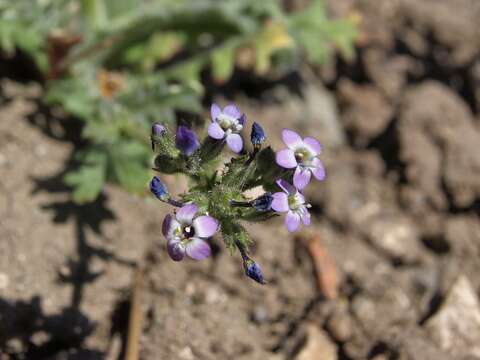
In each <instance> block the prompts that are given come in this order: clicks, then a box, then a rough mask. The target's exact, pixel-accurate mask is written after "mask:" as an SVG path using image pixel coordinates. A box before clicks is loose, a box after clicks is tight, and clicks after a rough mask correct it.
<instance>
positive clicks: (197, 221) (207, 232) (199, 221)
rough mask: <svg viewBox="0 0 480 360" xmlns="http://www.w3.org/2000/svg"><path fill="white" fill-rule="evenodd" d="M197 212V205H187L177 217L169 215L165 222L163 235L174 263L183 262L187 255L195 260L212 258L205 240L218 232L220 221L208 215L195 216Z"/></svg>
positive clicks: (178, 212) (179, 211)
mask: <svg viewBox="0 0 480 360" xmlns="http://www.w3.org/2000/svg"><path fill="white" fill-rule="evenodd" d="M197 212H198V206H197V205H195V204H187V205H184V206H183V207H181V208H180V210H178V211H177V214H176V216H175V217H173V216H172V215H170V214H168V215H167V216H166V217H165V219H164V220H163V225H162V233H163V235H164V236H165V237H166V238H167V250H168V254H169V255H170V257H171V258H172V259H173V260H174V261H180V260H182V259H183V258H184V257H185V254H187V255H188V256H189V257H191V258H192V259H195V260H203V259H205V258H207V257H209V256H210V253H211V250H210V245H208V243H207V242H206V241H205V240H206V239H207V238H209V237H211V236H213V234H215V233H216V232H217V229H218V221H217V220H216V219H214V218H213V217H211V216H208V215H202V216H195V215H196V214H197Z"/></svg>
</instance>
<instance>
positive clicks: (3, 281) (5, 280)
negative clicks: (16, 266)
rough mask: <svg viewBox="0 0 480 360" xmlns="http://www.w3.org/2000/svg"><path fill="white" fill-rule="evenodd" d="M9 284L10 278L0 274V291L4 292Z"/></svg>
mask: <svg viewBox="0 0 480 360" xmlns="http://www.w3.org/2000/svg"><path fill="white" fill-rule="evenodd" d="M9 283H10V278H9V277H8V275H7V274H5V273H0V290H5V289H6V288H7V287H8V284H9Z"/></svg>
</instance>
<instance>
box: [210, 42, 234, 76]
mask: <svg viewBox="0 0 480 360" xmlns="http://www.w3.org/2000/svg"><path fill="white" fill-rule="evenodd" d="M234 65H235V48H233V47H230V46H226V47H224V48H220V49H219V50H217V51H214V52H213V56H212V72H213V78H214V80H215V81H217V82H219V83H223V82H225V81H227V80H228V79H230V76H231V75H232V72H233V68H234Z"/></svg>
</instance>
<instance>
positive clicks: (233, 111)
mask: <svg viewBox="0 0 480 360" xmlns="http://www.w3.org/2000/svg"><path fill="white" fill-rule="evenodd" d="M210 113H211V116H212V123H211V124H210V126H209V127H208V135H209V136H210V137H212V138H214V139H217V140H222V139H226V141H227V145H228V147H229V148H230V149H231V150H232V151H234V152H236V153H239V152H240V151H242V148H243V140H242V137H241V136H240V135H239V134H238V133H239V132H240V131H241V130H242V129H243V125H244V124H245V115H242V114H241V113H240V110H239V109H238V107H237V106H236V105H234V104H230V105H227V106H225V107H224V108H223V110H222V109H220V107H219V106H218V105H217V104H215V103H214V104H212V107H211V109H210Z"/></svg>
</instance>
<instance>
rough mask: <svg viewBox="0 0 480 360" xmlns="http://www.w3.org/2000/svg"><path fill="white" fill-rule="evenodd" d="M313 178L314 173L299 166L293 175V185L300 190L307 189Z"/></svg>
mask: <svg viewBox="0 0 480 360" xmlns="http://www.w3.org/2000/svg"><path fill="white" fill-rule="evenodd" d="M311 177H312V173H311V172H310V170H309V169H301V168H300V166H297V168H296V169H295V173H294V174H293V185H295V187H296V188H297V189H298V190H302V189H304V188H305V187H307V185H308V183H309V182H310V178H311Z"/></svg>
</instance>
